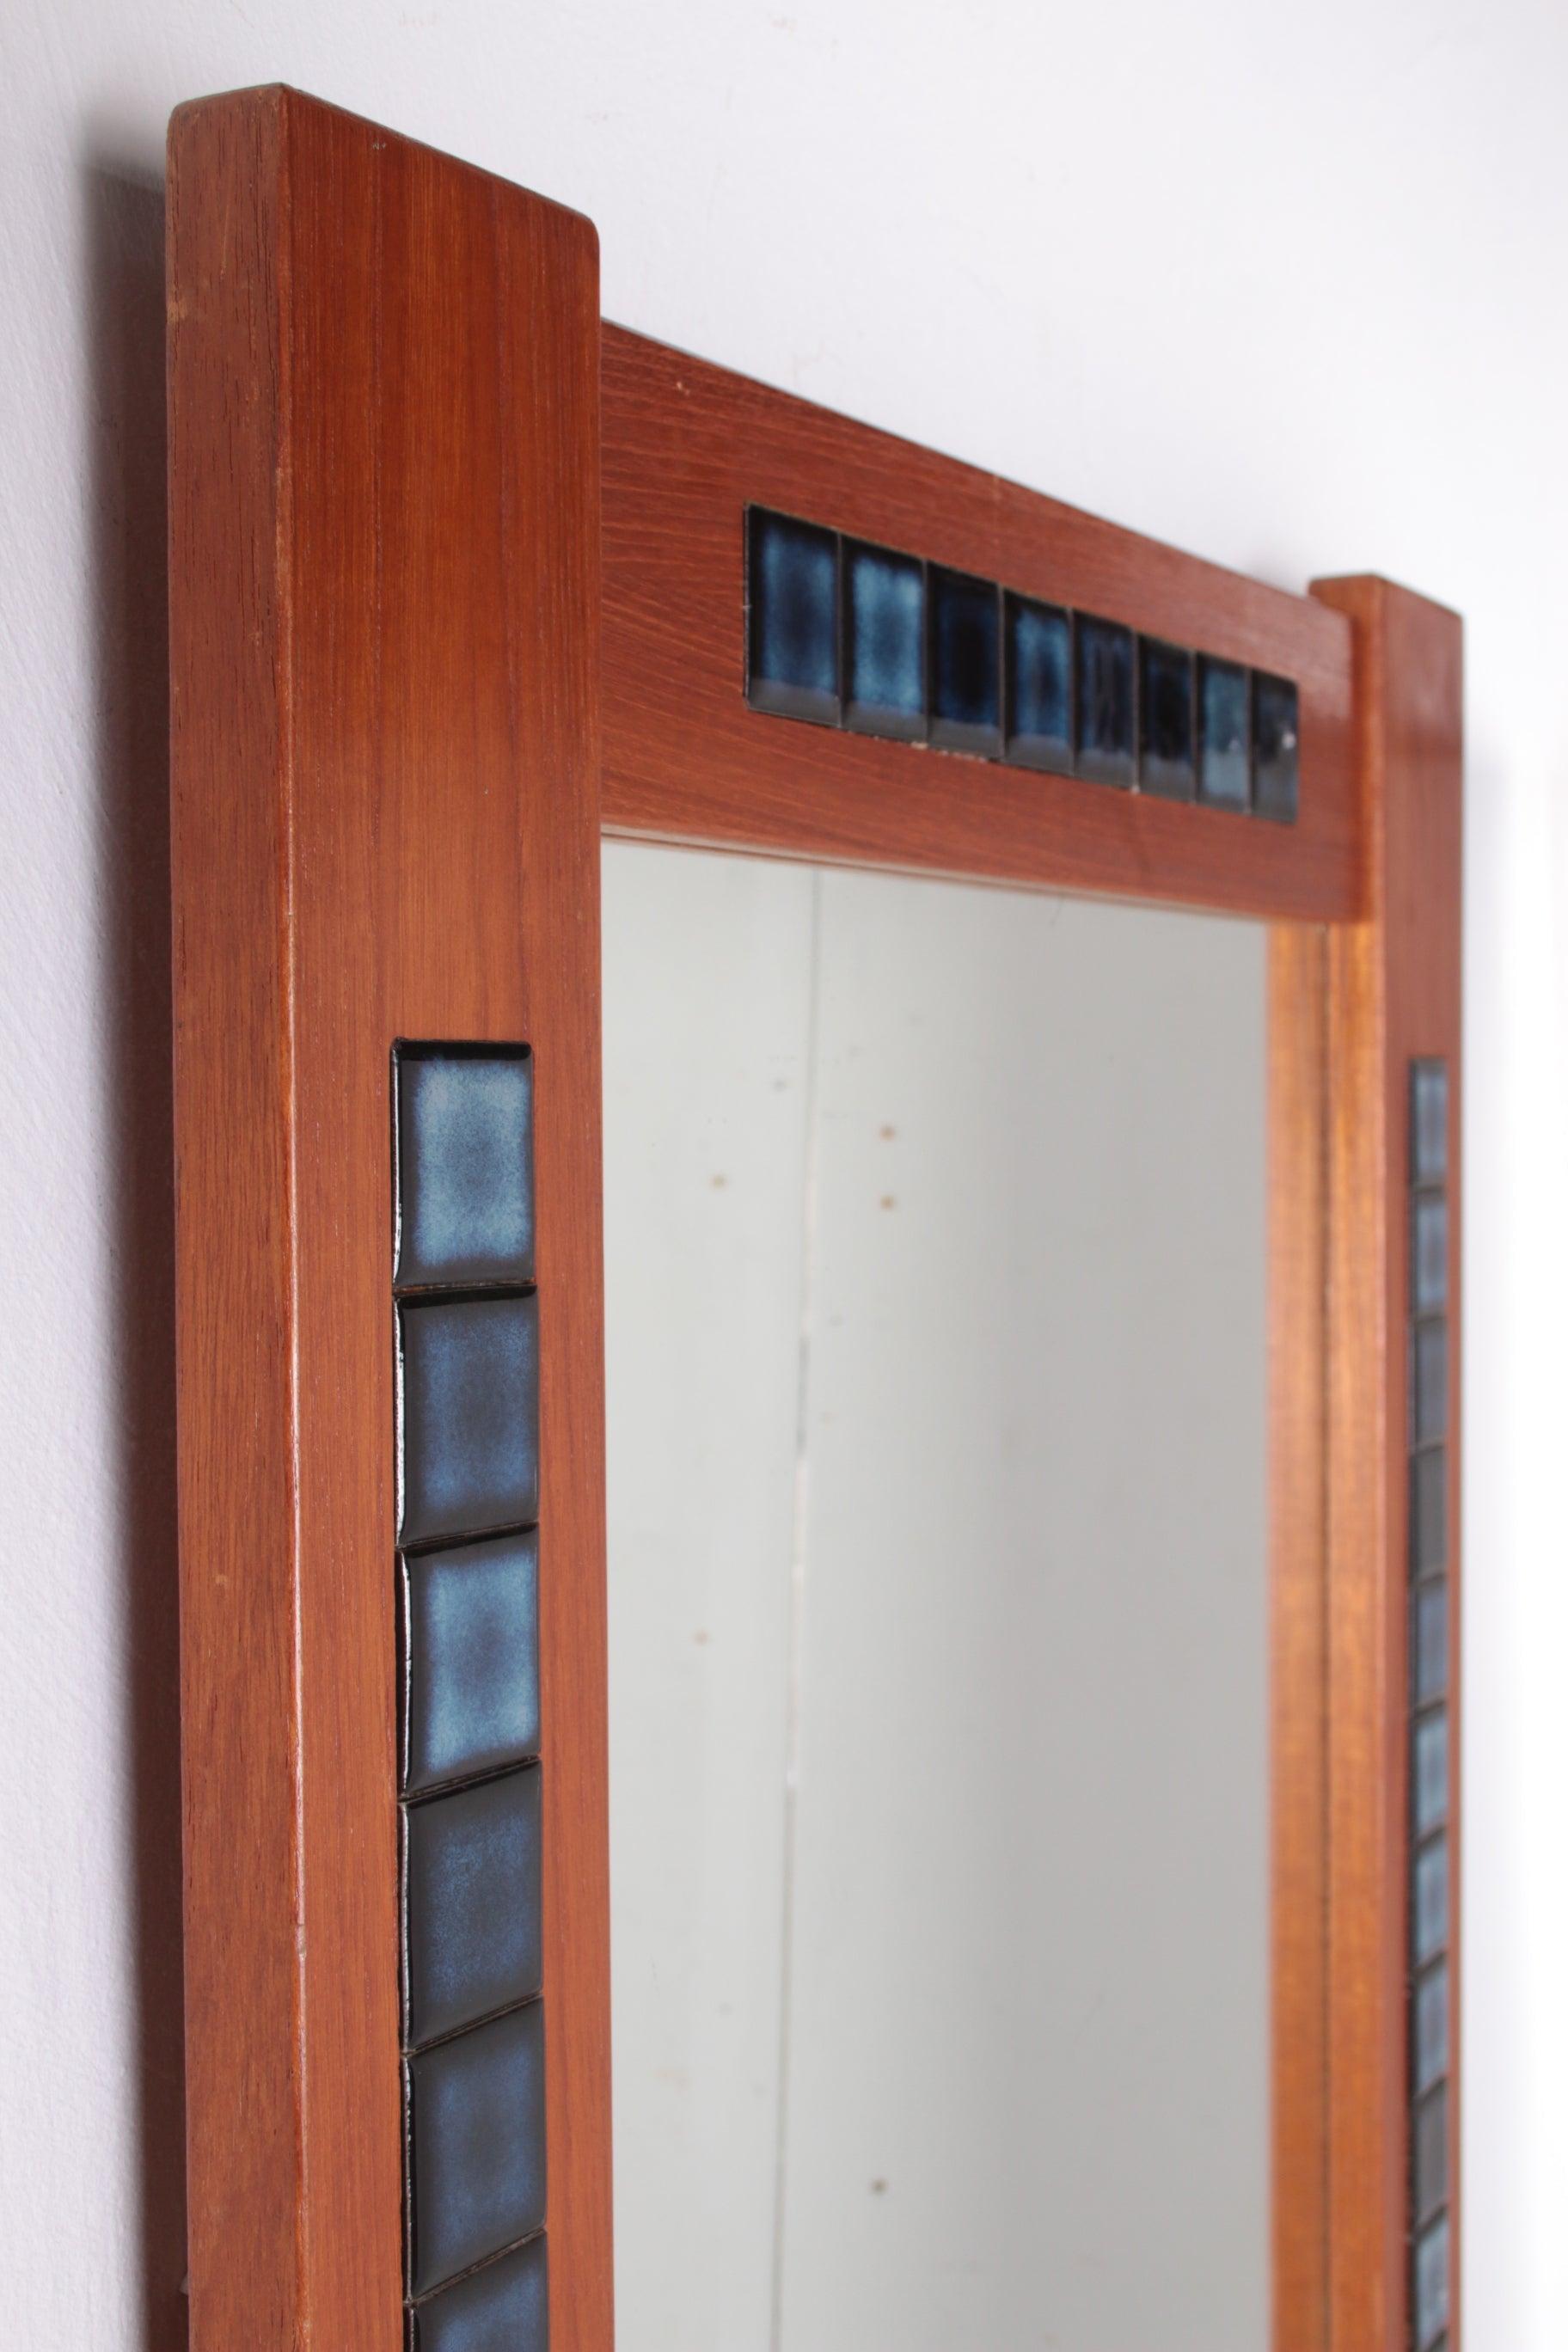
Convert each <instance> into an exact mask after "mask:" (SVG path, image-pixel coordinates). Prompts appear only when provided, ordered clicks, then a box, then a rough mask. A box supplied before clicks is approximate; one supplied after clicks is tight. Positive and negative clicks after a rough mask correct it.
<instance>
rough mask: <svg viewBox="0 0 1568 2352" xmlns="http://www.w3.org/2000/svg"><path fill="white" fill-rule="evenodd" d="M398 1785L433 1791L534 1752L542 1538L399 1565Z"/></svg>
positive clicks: (428, 1555) (498, 1541)
mask: <svg viewBox="0 0 1568 2352" xmlns="http://www.w3.org/2000/svg"><path fill="white" fill-rule="evenodd" d="M402 1579H403V1605H402V1629H403V1717H402V1721H403V1786H404V1788H405V1790H407V1791H408V1792H409V1793H410V1794H417V1793H418V1792H419V1791H420V1790H426V1789H434V1788H438V1787H439V1786H440V1784H441V1782H442V1781H444V1780H464V1779H467V1778H468V1777H469V1776H470V1775H473V1774H476V1773H479V1772H489V1771H493V1770H494V1769H496V1768H497V1767H498V1766H500V1765H502V1764H510V1763H517V1762H520V1761H521V1759H523V1758H524V1757H528V1756H534V1755H537V1753H538V1751H539V1536H538V1531H537V1530H536V1529H531V1530H530V1531H529V1532H528V1533H527V1534H525V1535H516V1536H497V1537H493V1538H490V1539H489V1541H488V1542H485V1543H476V1544H461V1545H458V1546H457V1547H455V1548H454V1549H451V1550H449V1551H431V1552H416V1553H413V1554H411V1555H409V1556H408V1557H406V1558H405V1560H404V1562H403V1570H402Z"/></svg>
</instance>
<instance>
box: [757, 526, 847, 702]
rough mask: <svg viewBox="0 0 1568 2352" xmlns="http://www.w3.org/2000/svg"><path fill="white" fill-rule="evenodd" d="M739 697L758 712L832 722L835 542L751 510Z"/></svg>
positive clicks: (828, 534)
mask: <svg viewBox="0 0 1568 2352" xmlns="http://www.w3.org/2000/svg"><path fill="white" fill-rule="evenodd" d="M747 591H748V594H749V597H750V600H751V610H750V615H749V623H750V625H749V629H748V641H749V656H750V658H749V667H748V672H747V692H748V694H749V696H750V698H751V700H752V703H753V704H754V705H755V706H756V708H757V709H759V710H773V711H777V712H780V713H781V714H782V715H783V716H784V717H785V718H788V719H818V720H821V721H823V722H825V723H826V724H827V725H829V726H837V721H838V539H837V533H836V532H834V531H831V530H819V529H818V528H817V526H816V524H815V523H809V522H796V521H795V520H792V518H791V517H789V516H788V515H779V514H770V513H769V512H768V511H767V510H766V509H764V508H763V507H753V508H752V509H751V513H750V516H749V518H748V562H747Z"/></svg>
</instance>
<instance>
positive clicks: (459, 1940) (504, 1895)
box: [403, 1764, 542, 2048]
mask: <svg viewBox="0 0 1568 2352" xmlns="http://www.w3.org/2000/svg"><path fill="white" fill-rule="evenodd" d="M540 1786H541V1783H540V1770H539V1767H538V1765H537V1764H525V1765H524V1766H522V1768H521V1769H520V1770H518V1771H515V1772H503V1773H502V1774H501V1775H500V1778H499V1779H497V1780H480V1781H479V1782H478V1783H477V1784H476V1785H475V1786H474V1787H472V1788H469V1789H456V1790H452V1791H451V1792H450V1793H449V1794H448V1795H447V1796H443V1797H426V1798H424V1799H423V1800H422V1801H420V1802H419V1803H418V1804H416V1805H405V1807H404V1809H403V1844H404V1853H403V1901H404V1930H403V1952H404V1975H405V1985H404V1991H405V2040H406V2042H408V2044H409V2046H410V2047H412V2048H418V2047H420V2046H421V2045H422V2044H423V2043H425V2042H433V2041H434V2040H435V2039H436V2038H437V2035H439V2034H443V2033H454V2032H457V2031H458V2027H459V2026H464V2025H471V2024H473V2023H474V2022H475V2021H477V2020H478V2019H479V2018H481V2017H489V2016H491V2015H493V2014H494V2012H495V2011H497V2010H501V2009H510V2008H512V2007H514V2006H515V2005H516V2003H517V2002H519V2001H521V2000H528V1999H529V1998H530V1997H531V1995H532V1994H534V1993H536V1992H537V1991H538V1990H539V1989H540V1972H541V1965H542V1956H541V1940H540V1866H539V1865H540Z"/></svg>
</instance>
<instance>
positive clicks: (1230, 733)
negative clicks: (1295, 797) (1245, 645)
mask: <svg viewBox="0 0 1568 2352" xmlns="http://www.w3.org/2000/svg"><path fill="white" fill-rule="evenodd" d="M1198 798H1199V800H1200V801H1203V802H1205V803H1206V804H1207V805H1208V806H1209V807H1210V808H1225V809H1247V808H1250V807H1251V806H1252V678H1251V674H1250V672H1249V671H1247V670H1245V669H1243V668H1242V667H1241V665H1240V663H1239V662H1226V661H1214V660H1211V659H1209V658H1207V657H1206V656H1205V658H1204V659H1203V660H1201V661H1200V662H1199V663H1198Z"/></svg>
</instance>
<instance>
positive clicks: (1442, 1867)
mask: <svg viewBox="0 0 1568 2352" xmlns="http://www.w3.org/2000/svg"><path fill="white" fill-rule="evenodd" d="M1447 1940H1448V1841H1447V1838H1444V1837H1438V1838H1434V1839H1433V1841H1432V1843H1431V1844H1430V1845H1424V1846H1423V1847H1422V1848H1421V1850H1420V1852H1419V1853H1417V1854H1416V1856H1415V1891H1414V1895H1413V1899H1412V1903H1411V1918H1410V1949H1411V1957H1412V1958H1413V1959H1414V1961H1415V1966H1416V1967H1417V1968H1418V1969H1419V1968H1424V1967H1425V1966H1426V1962H1427V1961H1428V1960H1435V1959H1436V1957H1437V1955H1438V1953H1439V1952H1441V1951H1442V1949H1443V1948H1444V1947H1445V1945H1446V1944H1447Z"/></svg>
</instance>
